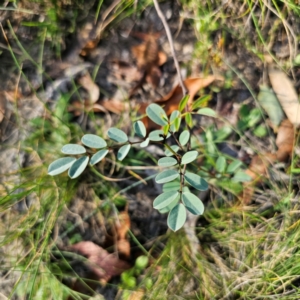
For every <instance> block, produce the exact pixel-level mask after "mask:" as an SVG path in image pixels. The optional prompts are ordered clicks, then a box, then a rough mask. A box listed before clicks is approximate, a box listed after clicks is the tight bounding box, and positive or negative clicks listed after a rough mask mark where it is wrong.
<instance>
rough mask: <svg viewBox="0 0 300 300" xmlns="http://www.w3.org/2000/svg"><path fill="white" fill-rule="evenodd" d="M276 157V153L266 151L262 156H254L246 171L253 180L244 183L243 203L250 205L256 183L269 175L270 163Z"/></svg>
mask: <svg viewBox="0 0 300 300" xmlns="http://www.w3.org/2000/svg"><path fill="white" fill-rule="evenodd" d="M276 159H277V156H276V154H272V153H266V154H264V155H261V156H258V155H255V156H253V158H252V160H251V163H250V165H249V168H248V169H247V170H246V171H245V173H246V174H247V175H249V176H250V177H251V178H252V181H251V182H245V183H244V184H243V187H244V189H243V196H242V202H243V204H245V205H248V204H249V203H251V199H252V195H253V193H254V188H255V185H256V184H257V183H259V182H260V181H261V179H262V178H263V177H265V176H267V174H268V167H269V165H270V164H272V163H274V162H275V161H276Z"/></svg>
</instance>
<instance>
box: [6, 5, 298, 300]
mask: <svg viewBox="0 0 300 300" xmlns="http://www.w3.org/2000/svg"><path fill="white" fill-rule="evenodd" d="M237 2H238V3H236V4H235V3H234V1H229V4H228V6H224V5H223V6H222V4H221V3H222V2H221V1H215V2H213V3H212V1H206V4H202V3H201V5H200V2H199V1H196V0H190V1H181V3H182V17H183V18H184V19H185V21H186V22H189V23H190V25H191V26H193V27H194V28H195V31H196V37H197V41H196V45H195V53H194V60H195V61H198V63H199V64H200V65H202V68H203V71H204V72H208V71H209V70H210V69H211V68H212V69H215V68H218V67H220V68H223V67H224V66H225V67H227V68H228V69H231V68H230V66H229V67H228V64H227V62H226V61H224V60H223V53H222V51H223V50H222V46H221V43H220V44H219V45H220V47H217V46H216V40H215V34H216V33H218V35H219V37H218V39H219V41H220V39H223V40H224V43H227V42H228V41H227V39H229V38H228V34H230V35H231V36H232V37H233V38H237V37H238V39H239V42H240V43H241V44H242V45H243V47H244V48H245V49H246V51H248V52H250V53H252V55H254V56H255V57H257V58H258V59H259V60H262V61H264V54H265V53H266V52H267V53H269V54H271V56H272V57H273V59H274V61H275V62H276V64H277V65H278V66H279V67H281V68H283V69H284V70H287V71H289V70H290V69H291V68H292V66H293V60H294V58H295V55H296V54H297V53H295V51H294V45H295V44H296V43H297V42H299V37H298V36H299V33H296V34H295V33H294V29H295V25H296V21H295V19H293V18H292V17H294V18H299V16H300V10H299V7H298V6H297V5H296V4H295V3H294V2H293V1H271V2H269V3H270V4H269V6H266V4H265V1H258V2H255V1H252V0H246V1H237ZM14 3H15V8H14V10H15V11H16V12H17V11H18V5H19V2H18V1H16V2H14ZM24 3H25V4H26V1H25V2H24ZM104 3H105V1H97V2H95V7H96V8H95V14H94V17H95V19H96V20H97V19H99V15H100V13H101V10H102V9H104V6H103V5H104ZM58 4H59V3H58V2H56V1H53V2H49V3H48V1H46V2H42V3H41V7H42V6H43V13H44V14H45V18H46V21H45V22H44V23H43V24H41V23H39V22H37V21H35V20H27V19H26V18H25V19H26V20H24V22H23V26H26V27H34V28H35V29H36V31H37V32H38V35H37V40H36V41H35V42H36V43H38V44H40V45H41V46H40V50H39V55H38V57H39V58H38V59H35V58H33V57H31V56H30V55H29V52H30V51H27V50H26V49H27V48H26V46H25V45H23V44H22V42H21V41H20V39H19V37H18V36H17V35H16V34H15V33H14V31H13V27H12V26H10V27H9V28H10V34H11V36H12V37H13V41H14V43H13V44H14V45H15V46H18V49H19V50H20V51H21V52H22V53H23V54H22V55H21V56H17V55H16V54H15V53H14V50H12V48H11V49H10V50H11V55H12V56H13V58H14V61H15V66H16V69H17V70H18V72H19V73H20V74H21V75H22V76H23V79H24V80H25V81H27V82H28V83H29V85H31V83H30V81H29V79H28V78H27V77H26V74H24V72H23V71H22V64H23V63H24V62H26V60H31V62H33V63H34V65H35V68H36V70H38V71H40V72H42V69H43V68H42V66H43V55H44V51H45V47H46V46H48V45H47V43H48V42H50V43H51V47H53V52H54V53H55V54H56V56H57V57H60V56H61V50H62V49H61V46H62V40H63V39H64V34H65V32H62V30H61V27H60V22H62V20H63V18H64V17H65V15H66V14H67V11H64V10H63V9H62V8H61V7H60V6H57V5H58ZM77 4H78V6H74V11H73V12H72V13H73V15H74V18H71V20H72V22H71V23H70V24H69V27H68V29H67V31H68V32H69V33H72V32H74V31H75V30H76V29H77V28H76V22H75V20H76V18H77V17H78V15H79V11H80V5H81V4H80V1H78V3H77ZM149 6H151V7H152V3H151V1H138V4H137V7H134V1H129V2H128V1H121V2H120V4H119V6H118V7H117V9H116V11H115V14H114V18H113V19H114V21H113V22H112V23H111V24H110V26H111V28H114V26H115V27H116V26H117V24H118V22H120V21H121V20H122V19H124V18H127V17H130V16H131V15H132V14H136V15H137V17H141V16H142V12H143V11H144V10H145V9H147V8H149ZM25 7H26V5H25ZM238 7H243V9H241V10H238ZM54 8H56V9H54ZM1 10H3V11H4V8H3V9H1V8H0V11H1ZM22 12H23V13H24V14H27V13H29V12H28V11H26V10H25V11H24V9H23V8H22ZM31 12H33V13H34V14H35V13H37V11H31ZM237 12H238V13H237ZM269 14H271V15H272V17H273V20H274V23H273V24H274V26H273V27H272V26H271V27H272V28H269V29H268V28H267V27H268V26H269V25H268V24H267V23H266V22H267V20H268V18H269V17H268V16H269ZM274 16H275V17H274ZM290 20H292V21H290ZM229 21H230V22H229ZM249 22H251V24H252V26H253V30H251V31H250V33H249V32H246V31H245V26H246V27H247V26H248V25H249ZM289 22H290V23H289ZM267 29H268V30H267ZM279 34H286V35H287V37H288V42H289V50H288V51H289V54H288V57H286V58H285V59H278V58H277V57H276V54H274V52H273V51H272V47H271V46H272V44H273V43H274V41H275V40H276V36H278V35H279ZM190 64H193V62H190ZM232 70H233V72H232V74H233V75H232V76H233V77H236V78H237V77H239V75H238V71H236V69H235V66H233V68H232ZM232 70H231V71H232ZM235 71H236V72H237V73H235ZM239 72H240V71H239ZM45 75H46V74H45ZM242 75H243V74H241V76H242ZM244 83H245V84H247V82H246V81H244ZM231 86H232V84H229V86H228V87H229V88H231ZM247 88H248V89H249V90H250V93H252V94H253V96H254V98H255V91H253V90H252V87H251V86H250V85H249V86H247ZM76 89H77V87H76V84H75V83H74V93H75V92H76ZM34 92H35V91H34ZM69 98H70V95H69V94H64V95H62V97H61V98H60V99H59V101H58V104H57V106H56V108H55V110H54V111H53V112H50V111H48V116H47V117H40V118H37V119H34V120H32V121H31V125H32V131H31V132H30V133H26V135H27V137H26V138H25V140H22V141H19V143H17V144H16V145H15V144H14V145H9V144H8V145H4V146H2V145H1V147H3V148H2V149H4V147H6V148H7V149H10V150H11V151H17V153H19V152H20V153H25V154H26V155H28V156H29V157H31V158H32V161H34V164H31V165H30V166H28V167H21V165H20V167H19V168H18V169H17V170H12V171H11V172H10V173H8V174H1V177H2V178H3V179H4V178H5V180H4V182H3V183H2V184H1V186H0V192H1V197H0V215H1V218H0V249H1V250H0V254H1V256H2V257H1V262H3V265H2V267H1V268H0V271H1V272H2V274H1V276H2V279H3V281H5V280H9V281H10V287H9V288H8V289H6V290H5V296H6V297H8V298H9V299H66V298H67V297H68V295H70V294H72V296H73V297H74V299H82V298H83V299H84V296H83V295H80V294H79V293H76V292H74V291H71V290H70V289H69V288H68V287H67V286H65V285H64V284H62V283H61V278H63V277H64V276H66V275H65V274H64V271H63V270H62V269H60V266H59V265H54V264H53V261H51V257H52V255H53V253H55V251H56V252H59V251H60V250H58V246H57V245H58V243H59V242H61V241H63V240H64V241H68V242H70V243H74V242H76V241H78V240H80V238H81V236H78V235H77V236H75V234H76V233H74V232H76V230H75V229H76V228H77V227H79V226H80V222H75V223H74V224H69V223H68V224H65V223H64V221H63V219H64V218H66V212H65V208H66V207H68V206H69V205H71V203H72V200H73V199H74V198H75V197H76V193H77V192H78V190H79V189H80V188H81V187H82V185H81V184H82V182H80V180H70V179H68V178H67V177H66V176H64V175H62V176H59V177H55V178H52V177H50V176H48V175H47V167H48V165H49V163H50V162H51V161H53V160H54V159H56V158H57V157H58V156H59V151H60V148H61V147H62V145H64V144H66V143H68V142H70V141H72V142H78V141H79V138H80V136H81V135H82V134H83V130H82V129H81V128H80V127H79V126H77V125H74V123H72V122H71V121H70V118H69V116H68V114H67V113H66V107H67V104H68V101H69ZM16 115H17V116H18V114H17V112H16ZM16 122H18V119H16ZM119 123H120V124H121V123H122V118H121V119H120V121H119ZM95 124H96V122H95ZM95 127H96V131H97V133H99V134H100V133H102V131H101V130H102V129H101V127H100V126H98V127H97V125H95ZM21 129H22V128H21ZM234 129H235V130H238V129H237V128H234ZM252 146H253V145H251V147H252ZM253 147H254V146H253ZM254 148H255V147H254ZM18 151H19V152H18ZM255 151H257V152H258V153H260V152H261V149H255ZM20 155H21V154H20ZM205 156H207V159H208V160H209V159H211V157H210V156H209V151H207V152H205ZM146 158H147V159H148V158H149V157H148V156H147V154H145V153H139V154H138V155H136V156H134V157H131V158H130V159H129V163H130V164H132V165H139V163H141V162H143V161H144V160H145V159H146ZM150 159H153V157H150ZM118 167H120V169H119V174H120V176H121V175H122V176H123V175H124V173H125V170H124V169H122V166H118ZM98 175H99V174H98ZM291 176H292V175H291ZM295 176H296V175H295ZM150 177H151V176H149V179H150ZM16 178H17V179H18V180H16ZM295 178H296V177H295ZM292 179H293V178H291V181H292ZM93 180H94V182H93ZM85 183H86V184H87V185H88V186H89V188H90V189H91V191H92V194H93V195H94V196H92V198H93V201H94V202H93V203H94V205H95V208H92V209H91V210H90V211H89V214H88V215H87V216H86V218H85V219H84V220H83V221H89V220H90V219H91V218H92V217H93V216H94V215H96V214H98V213H99V214H100V216H101V217H102V218H103V219H105V218H108V216H110V215H111V214H110V213H111V211H112V210H115V209H116V207H117V205H118V203H123V201H124V199H126V197H125V196H124V193H125V192H126V191H128V190H129V188H131V186H130V187H127V188H126V187H125V188H124V189H123V190H121V191H120V189H119V188H118V187H117V185H116V184H115V183H112V182H104V180H103V179H101V178H99V177H97V174H96V173H95V172H94V173H92V172H91V173H88V174H87V175H86V182H85ZM212 183H213V182H212ZM137 184H138V183H137ZM139 184H140V182H139ZM224 184H225V183H224ZM212 186H213V188H212V192H211V196H210V200H211V201H210V204H209V205H207V207H206V211H205V214H204V216H203V217H201V218H200V220H199V222H198V223H197V224H198V225H197V228H196V235H197V237H198V238H199V245H195V244H192V243H191V241H190V239H189V238H188V237H187V236H186V233H185V232H184V231H183V230H182V231H180V232H178V233H169V232H168V233H166V234H165V235H164V236H162V237H159V238H157V241H156V245H158V246H157V247H154V246H153V248H152V249H150V250H149V251H148V252H147V250H145V249H144V248H142V249H143V253H144V254H148V255H149V258H150V260H151V264H150V266H149V267H148V268H146V270H145V271H144V273H143V274H141V275H136V277H137V283H136V285H133V286H132V287H131V288H129V287H126V285H123V286H122V284H120V285H119V286H114V288H120V293H119V294H120V295H121V294H122V290H127V291H128V293H129V294H130V292H132V291H134V290H137V291H142V292H143V293H144V297H145V299H203V300H204V299H287V300H288V299H295V300H297V299H299V298H300V290H299V289H300V288H299V285H300V284H299V282H300V281H299V280H300V275H299V274H300V263H299V261H300V260H299V256H300V249H299V246H298V243H299V242H300V230H299V225H300V222H299V205H298V204H297V194H294V193H293V190H292V186H291V185H290V186H286V185H285V184H284V183H281V182H274V181H270V180H269V181H268V180H266V182H265V183H264V185H261V186H258V187H257V188H256V194H257V195H263V196H265V197H267V198H270V199H273V198H274V199H275V200H274V203H275V205H274V206H273V207H272V208H270V209H269V210H267V211H265V212H264V213H263V214H262V213H259V212H258V211H257V208H258V207H257V206H255V205H252V206H243V205H241V204H239V203H238V202H236V201H232V200H230V201H229V200H228V199H234V197H232V193H231V194H230V193H229V192H228V190H230V189H229V188H228V187H227V186H224V185H223V187H222V186H220V184H213V185H212ZM239 188H240V186H239ZM233 189H237V187H234V188H233ZM236 193H237V192H236ZM274 193H276V197H274ZM229 194H230V195H229ZM237 194H238V193H237ZM96 195H104V196H103V197H102V198H101V197H98V196H96ZM116 195H117V196H116ZM100 198H101V200H100ZM110 199H114V200H115V201H110ZM26 201H27V203H28V201H29V202H30V205H28V206H26ZM118 201H119V202H118ZM18 205H19V206H20V207H22V210H21V209H19V210H18V209H17V207H18ZM59 226H63V228H64V230H63V232H62V233H61V235H58V231H59ZM136 243H137V247H138V246H139V247H141V245H139V244H138V241H136ZM198 246H199V248H198ZM141 251H142V250H141ZM66 264H68V262H66ZM68 271H70V272H69V273H67V276H69V277H70V278H71V279H74V278H80V275H79V274H76V273H75V272H73V273H72V267H71V266H69V269H68ZM2 279H0V281H1V280H2ZM1 286H2V285H1ZM128 293H127V294H128ZM127 296H128V295H127ZM127 296H126V295H125V294H124V295H123V299H126V298H127ZM121 297H122V296H121Z"/></svg>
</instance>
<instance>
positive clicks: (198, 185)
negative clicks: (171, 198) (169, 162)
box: [184, 172, 208, 191]
mask: <svg viewBox="0 0 300 300" xmlns="http://www.w3.org/2000/svg"><path fill="white" fill-rule="evenodd" d="M184 178H185V180H186V181H187V182H188V183H189V184H190V185H191V186H193V187H194V188H195V189H197V190H200V191H206V190H207V189H208V183H207V182H206V181H205V180H204V179H203V178H201V177H200V176H199V175H197V174H194V173H190V172H186V173H185V174H184Z"/></svg>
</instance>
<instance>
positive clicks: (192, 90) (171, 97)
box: [155, 75, 222, 115]
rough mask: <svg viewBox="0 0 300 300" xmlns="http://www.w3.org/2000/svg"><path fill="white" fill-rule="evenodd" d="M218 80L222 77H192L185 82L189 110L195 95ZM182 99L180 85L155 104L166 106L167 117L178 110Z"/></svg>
mask: <svg viewBox="0 0 300 300" xmlns="http://www.w3.org/2000/svg"><path fill="white" fill-rule="evenodd" d="M216 79H222V77H219V76H215V75H209V76H207V77H194V78H193V77H190V78H187V79H186V80H184V85H185V87H186V88H187V90H188V95H189V96H190V97H189V100H188V104H187V105H188V107H189V109H191V106H192V103H193V99H194V97H195V95H196V94H197V93H198V92H199V91H200V90H201V89H203V88H206V87H207V86H209V85H210V84H211V83H213V82H214V81H215V80H216ZM182 98H183V93H182V89H181V86H180V85H179V84H178V85H177V86H176V87H175V88H174V89H173V90H172V91H171V92H169V94H167V95H166V96H165V97H163V98H162V99H160V100H157V101H155V103H158V104H160V105H162V106H164V109H165V111H166V113H167V115H170V114H171V113H172V112H173V111H174V110H176V109H178V105H179V102H180V100H181V99H182Z"/></svg>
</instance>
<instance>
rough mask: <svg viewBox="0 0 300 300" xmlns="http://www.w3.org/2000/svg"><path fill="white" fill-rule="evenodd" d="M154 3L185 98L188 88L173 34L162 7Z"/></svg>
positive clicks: (155, 1)
mask: <svg viewBox="0 0 300 300" xmlns="http://www.w3.org/2000/svg"><path fill="white" fill-rule="evenodd" d="M153 3H154V6H155V9H156V12H157V14H158V16H159V18H160V20H161V21H162V23H163V25H164V28H165V31H166V34H167V37H168V41H169V44H170V48H171V52H172V56H173V60H174V64H175V67H176V70H177V74H178V79H179V84H180V86H181V89H182V94H183V96H185V95H186V94H187V92H188V91H187V88H186V87H185V85H184V82H183V80H182V76H181V72H180V67H179V63H178V60H177V57H176V53H175V48H174V43H173V39H172V34H171V31H170V28H169V25H168V23H167V21H166V18H165V16H164V14H163V13H162V11H161V9H160V7H159V5H158V2H157V0H153Z"/></svg>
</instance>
